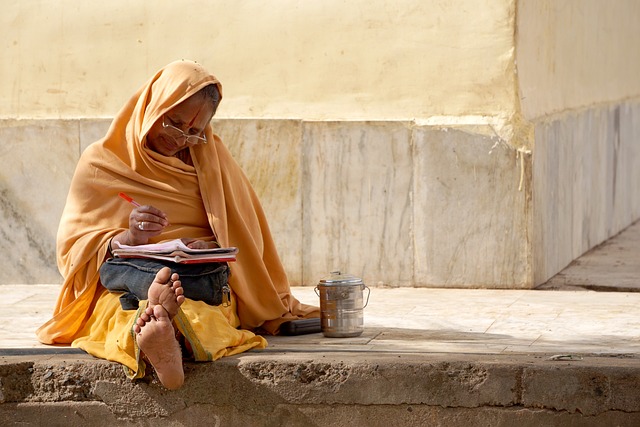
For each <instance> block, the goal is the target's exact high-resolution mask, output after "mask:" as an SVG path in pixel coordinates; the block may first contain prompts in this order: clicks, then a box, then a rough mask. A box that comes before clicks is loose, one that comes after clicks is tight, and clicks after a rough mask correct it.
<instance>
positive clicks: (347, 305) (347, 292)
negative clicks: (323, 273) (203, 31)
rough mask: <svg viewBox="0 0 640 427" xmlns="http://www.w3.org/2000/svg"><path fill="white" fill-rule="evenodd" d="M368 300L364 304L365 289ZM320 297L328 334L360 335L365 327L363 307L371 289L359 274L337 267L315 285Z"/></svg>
mask: <svg viewBox="0 0 640 427" xmlns="http://www.w3.org/2000/svg"><path fill="white" fill-rule="evenodd" d="M365 289H366V290H367V300H366V302H365V303H364V305H363V291H364V290H365ZM315 292H316V294H317V295H318V296H319V297H320V319H321V327H322V333H323V335H324V336H325V337H334V338H344V337H357V336H359V335H360V334H362V332H363V331H364V319H363V309H364V308H365V307H366V306H367V304H368V303H369V295H370V294H371V290H370V289H369V288H368V287H367V286H366V285H365V284H364V283H363V281H362V279H361V278H359V277H355V276H352V275H350V274H342V273H341V272H339V271H333V272H331V274H330V275H329V276H327V277H325V278H324V279H322V280H320V282H319V283H318V285H317V286H316V287H315Z"/></svg>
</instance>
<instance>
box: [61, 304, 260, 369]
mask: <svg viewBox="0 0 640 427" xmlns="http://www.w3.org/2000/svg"><path fill="white" fill-rule="evenodd" d="M120 295H121V294H119V293H112V292H104V293H103V294H102V296H100V298H99V299H98V301H97V303H96V306H95V308H94V310H93V314H92V315H91V317H90V318H89V320H88V321H87V323H86V325H85V327H84V329H83V330H82V332H81V333H80V334H79V336H80V338H76V339H75V340H74V341H73V343H71V346H72V347H78V348H81V349H83V350H84V351H86V352H87V353H89V354H91V355H93V356H95V357H99V358H101V359H107V360H111V361H114V362H118V363H121V364H122V365H124V366H125V371H126V373H127V376H128V377H129V378H132V379H135V378H142V377H144V375H145V370H146V365H145V363H144V361H143V360H142V357H141V355H140V349H139V348H138V345H137V343H136V339H135V333H134V332H133V325H135V322H136V320H137V319H138V317H139V316H140V314H141V313H142V312H143V311H144V310H145V308H146V307H147V301H141V302H140V308H139V309H138V310H137V311H136V310H123V309H122V307H121V306H120V299H119V297H120ZM173 323H174V325H175V326H176V327H177V329H178V330H179V331H180V333H182V335H183V336H184V338H185V340H186V341H188V342H189V344H190V347H191V349H192V351H193V358H194V360H195V361H196V362H210V361H213V360H217V359H220V358H221V357H224V356H231V355H234V354H238V353H242V352H244V351H247V350H250V349H252V348H265V347H266V346H267V341H266V340H265V339H264V338H263V337H261V336H259V335H255V334H254V333H253V332H250V331H246V330H241V329H237V327H238V326H239V325H240V321H239V319H238V316H237V314H236V307H235V300H234V299H232V304H231V305H230V306H228V307H223V306H215V307H214V306H211V305H208V304H205V303H204V302H202V301H192V300H189V299H187V300H185V302H184V303H183V304H182V306H181V307H180V311H179V312H178V315H177V316H176V317H175V318H174V319H173Z"/></svg>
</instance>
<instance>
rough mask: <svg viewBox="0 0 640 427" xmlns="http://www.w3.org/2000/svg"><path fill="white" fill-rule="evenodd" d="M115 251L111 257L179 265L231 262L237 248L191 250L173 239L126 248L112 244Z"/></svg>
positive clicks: (116, 243)
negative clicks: (114, 246) (167, 262)
mask: <svg viewBox="0 0 640 427" xmlns="http://www.w3.org/2000/svg"><path fill="white" fill-rule="evenodd" d="M114 244H115V245H116V246H117V249H114V250H113V256H115V257H118V258H149V259H159V260H163V261H171V262H176V263H181V264H193V263H204V262H233V261H235V260H236V254H237V253H238V248H236V247H228V248H214V249H191V248H189V247H188V246H187V245H185V244H184V243H183V242H182V240H180V239H175V240H169V241H167V242H162V243H153V244H148V245H138V246H128V245H123V244H120V243H119V242H114Z"/></svg>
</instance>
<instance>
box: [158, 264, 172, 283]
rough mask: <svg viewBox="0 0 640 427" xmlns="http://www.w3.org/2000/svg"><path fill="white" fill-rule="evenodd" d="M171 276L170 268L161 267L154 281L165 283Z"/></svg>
mask: <svg viewBox="0 0 640 427" xmlns="http://www.w3.org/2000/svg"><path fill="white" fill-rule="evenodd" d="M170 277H171V269H170V268H169V267H162V268H161V269H160V271H158V273H156V281H157V282H159V283H167V282H168V281H169V278H170Z"/></svg>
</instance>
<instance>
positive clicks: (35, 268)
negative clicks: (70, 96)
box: [0, 120, 79, 284]
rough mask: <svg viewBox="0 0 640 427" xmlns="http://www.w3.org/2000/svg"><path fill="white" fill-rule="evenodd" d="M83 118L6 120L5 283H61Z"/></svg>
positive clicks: (0, 156) (1, 227)
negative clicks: (58, 254) (63, 223)
mask: <svg viewBox="0 0 640 427" xmlns="http://www.w3.org/2000/svg"><path fill="white" fill-rule="evenodd" d="M78 135H79V132H78V122H77V121H28V120H26V121H25V120H21V121H12V122H9V121H4V122H2V124H0V147H1V148H0V162H1V164H2V167H0V197H1V198H2V203H0V210H1V211H2V213H1V214H0V216H1V217H2V222H0V236H1V238H0V250H1V251H2V253H3V254H4V256H3V259H2V264H3V265H2V266H1V268H0V283H4V284H7V283H60V282H61V280H62V279H61V277H60V274H59V273H58V269H57V266H56V259H55V241H56V232H57V229H58V223H59V221H60V216H61V215H62V210H63V208H64V202H65V200H66V196H67V191H68V188H69V183H70V181H71V176H72V174H73V171H74V169H75V165H76V163H77V161H78V153H79V150H78V146H79V142H78V140H79V136H78Z"/></svg>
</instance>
